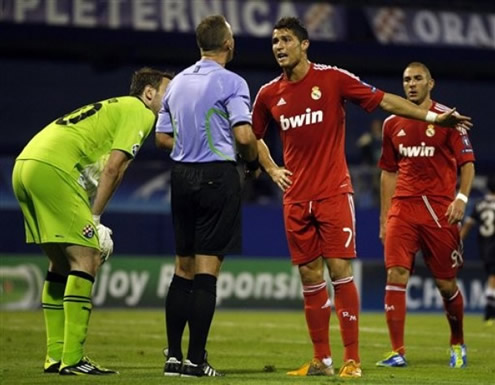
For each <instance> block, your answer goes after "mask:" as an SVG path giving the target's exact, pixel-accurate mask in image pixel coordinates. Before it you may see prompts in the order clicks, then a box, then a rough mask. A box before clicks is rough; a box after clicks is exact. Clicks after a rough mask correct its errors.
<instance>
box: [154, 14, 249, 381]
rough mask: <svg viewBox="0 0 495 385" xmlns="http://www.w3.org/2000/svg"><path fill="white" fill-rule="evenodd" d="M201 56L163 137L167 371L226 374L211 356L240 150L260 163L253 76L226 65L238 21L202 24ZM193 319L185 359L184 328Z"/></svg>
mask: <svg viewBox="0 0 495 385" xmlns="http://www.w3.org/2000/svg"><path fill="white" fill-rule="evenodd" d="M196 41H197V43H198V46H199V49H200V52H201V59H200V60H199V61H198V62H196V63H195V64H194V65H192V66H191V67H189V68H186V69H185V70H184V71H182V72H181V73H179V74H178V75H177V76H176V77H175V78H174V80H173V81H171V82H170V84H169V87H168V88H167V91H166V94H165V97H164V99H163V105H162V109H161V111H160V114H159V117H158V123H157V127H156V144H157V146H158V147H159V148H164V149H169V150H171V154H170V156H171V158H172V159H173V161H174V165H173V167H172V176H171V188H172V218H173V223H174V230H175V247H176V263H175V274H174V277H173V279H172V282H171V284H170V287H169V290H168V294H167V299H166V301H165V315H166V316H165V318H166V325H167V339H168V349H165V351H164V353H165V356H166V362H165V367H164V375H166V376H177V375H181V376H189V377H202V376H221V375H222V374H221V373H220V372H218V371H216V370H215V369H213V368H212V367H211V366H210V365H209V364H208V361H207V357H206V350H205V346H206V341H207V337H208V332H209V329H210V325H211V321H212V319H213V314H214V312H215V302H216V283H217V277H218V274H219V272H220V266H221V264H222V261H223V258H224V256H225V255H227V254H237V253H240V252H241V185H240V177H239V173H238V171H237V168H236V161H235V159H236V152H239V153H240V155H241V157H242V158H243V159H244V160H245V161H246V164H247V170H248V171H249V172H251V173H257V172H259V171H258V168H259V163H258V152H257V147H256V138H255V136H254V134H253V132H252V130H251V111H250V95H249V89H248V86H247V83H246V81H245V80H244V79H243V78H241V77H240V76H239V75H237V74H235V73H233V72H231V71H228V70H226V69H225V64H226V63H228V62H229V61H231V60H232V57H233V55H234V38H233V34H232V29H231V27H230V25H229V24H228V23H227V21H226V20H225V18H224V17H223V16H220V15H216V16H209V17H207V18H205V19H204V20H202V21H201V23H200V24H199V25H198V27H197V28H196ZM186 323H188V324H189V332H190V337H189V348H188V353H187V358H186V359H185V360H184V359H183V355H182V349H181V342H182V334H183V332H184V328H185V326H186Z"/></svg>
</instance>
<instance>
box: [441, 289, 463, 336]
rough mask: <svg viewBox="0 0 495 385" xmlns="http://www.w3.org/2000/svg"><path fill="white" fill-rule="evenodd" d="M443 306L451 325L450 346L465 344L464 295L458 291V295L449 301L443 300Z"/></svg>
mask: <svg viewBox="0 0 495 385" xmlns="http://www.w3.org/2000/svg"><path fill="white" fill-rule="evenodd" d="M443 306H444V308H445V312H446V315H447V320H448V321H449V325H450V344H451V345H458V344H463V343H464V331H463V327H462V320H463V318H464V300H463V298H462V293H461V291H460V290H459V289H457V291H456V293H455V294H454V295H453V296H452V297H450V298H449V299H445V298H444V299H443Z"/></svg>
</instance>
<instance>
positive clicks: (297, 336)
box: [0, 309, 495, 385]
mask: <svg viewBox="0 0 495 385" xmlns="http://www.w3.org/2000/svg"><path fill="white" fill-rule="evenodd" d="M337 323H338V321H337V317H336V316H335V314H332V318H331V328H330V333H331V337H330V338H331V342H332V355H333V358H334V362H335V367H336V369H338V368H339V366H340V365H341V363H342V343H341V339H340V334H339V329H338V325H337ZM360 324H361V328H360V341H361V359H362V367H363V378H361V379H357V380H342V379H339V378H338V377H306V378H302V377H299V378H292V377H287V376H286V374H285V373H286V371H288V370H291V369H295V368H296V367H298V366H300V365H302V364H303V363H304V362H305V361H308V360H309V359H311V357H312V348H311V344H310V342H309V337H308V335H307V332H306V325H305V320H304V314H303V312H302V311H300V312H267V311H217V313H216V315H215V319H214V321H213V326H212V330H211V333H210V339H209V343H208V346H207V348H208V351H209V361H210V363H211V364H212V365H213V366H214V367H215V368H217V369H219V370H221V371H224V372H225V373H226V376H225V377H222V378H204V379H194V378H193V379H185V378H180V377H177V378H174V377H164V376H163V375H162V369H163V362H164V359H163V355H162V349H163V347H164V346H165V344H166V340H165V327H164V316H163V313H162V312H161V311H156V310H144V311H143V310H103V309H96V310H95V311H94V312H93V314H92V318H91V323H90V332H89V337H88V341H87V344H86V351H87V353H88V355H89V356H90V357H91V358H93V359H94V360H96V361H97V362H98V363H101V364H102V365H103V366H107V367H110V368H112V369H117V370H119V371H120V375H118V376H108V377H107V376H105V377H98V378H95V377H91V378H89V377H70V378H67V377H61V376H58V375H57V374H43V373H42V365H43V360H44V354H45V335H44V326H43V315H42V312H41V311H35V312H2V313H0V362H1V363H0V367H1V373H0V383H1V384H59V383H63V384H68V383H71V384H73V383H74V384H119V385H122V384H133V385H137V384H146V385H148V384H150V385H151V384H164V383H166V384H188V383H191V384H203V383H210V384H212V383H213V382H215V383H219V384H229V385H234V384H270V385H271V384H302V383H304V384H328V383H331V384H344V383H350V382H352V383H360V384H367V385H368V384H377V385H378V384H380V385H381V384H394V385H401V384H421V385H422V384H435V385H441V384H445V385H447V384H448V385H455V384H459V385H460V384H463V385H469V384H473V385H481V384H495V327H491V328H487V327H484V326H483V324H482V322H481V317H480V316H479V315H467V316H466V317H465V340H466V344H467V346H468V367H467V368H465V369H451V368H449V367H448V361H449V355H448V344H449V341H448V336H449V333H448V325H447V321H446V319H445V317H444V315H443V314H420V315H417V314H409V315H408V318H407V325H406V344H407V349H408V350H407V359H408V362H409V366H408V367H407V368H395V369H389V368H377V367H376V366H375V362H376V361H378V360H379V359H381V358H382V356H383V354H384V353H385V352H387V351H389V350H390V347H389V341H388V332H387V329H386V326H385V317H384V315H383V314H371V313H364V314H362V315H361V320H360ZM186 341H187V336H186V340H185V342H186ZM186 346H187V345H186Z"/></svg>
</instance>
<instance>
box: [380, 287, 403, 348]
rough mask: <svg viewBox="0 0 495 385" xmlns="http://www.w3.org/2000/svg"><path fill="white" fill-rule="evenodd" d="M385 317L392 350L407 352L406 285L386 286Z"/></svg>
mask: <svg viewBox="0 0 495 385" xmlns="http://www.w3.org/2000/svg"><path fill="white" fill-rule="evenodd" d="M385 318H386V319H387V325H388V333H389V335H390V341H391V343H392V350H393V351H394V352H399V353H400V354H402V355H404V354H406V348H405V346H404V327H405V323H406V285H402V284H400V283H388V284H387V286H386V287H385Z"/></svg>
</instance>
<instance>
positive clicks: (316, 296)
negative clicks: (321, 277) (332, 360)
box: [303, 281, 331, 360]
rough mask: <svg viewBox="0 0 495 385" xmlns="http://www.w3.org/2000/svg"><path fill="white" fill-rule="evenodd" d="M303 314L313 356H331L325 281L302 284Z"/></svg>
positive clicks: (321, 357) (328, 304)
mask: <svg viewBox="0 0 495 385" xmlns="http://www.w3.org/2000/svg"><path fill="white" fill-rule="evenodd" d="M303 294H304V314H305V315H306V323H307V325H308V330H309V335H310V336H311V341H313V351H314V356H315V358H318V359H319V360H321V359H323V358H326V357H331V354H330V343H329V337H328V335H329V334H328V333H329V332H328V327H329V324H330V299H329V298H328V291H327V283H326V282H325V281H323V282H320V283H318V284H316V285H305V286H303Z"/></svg>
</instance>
